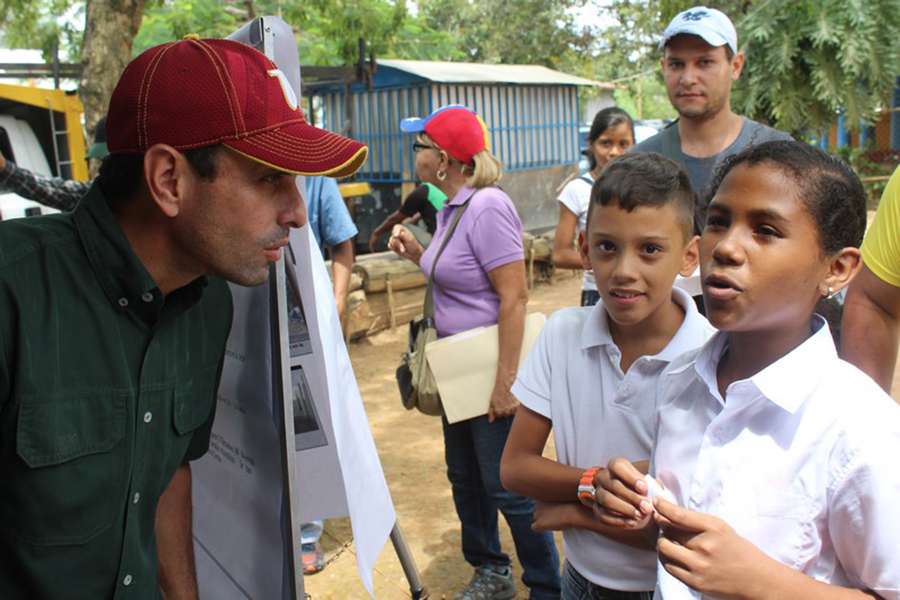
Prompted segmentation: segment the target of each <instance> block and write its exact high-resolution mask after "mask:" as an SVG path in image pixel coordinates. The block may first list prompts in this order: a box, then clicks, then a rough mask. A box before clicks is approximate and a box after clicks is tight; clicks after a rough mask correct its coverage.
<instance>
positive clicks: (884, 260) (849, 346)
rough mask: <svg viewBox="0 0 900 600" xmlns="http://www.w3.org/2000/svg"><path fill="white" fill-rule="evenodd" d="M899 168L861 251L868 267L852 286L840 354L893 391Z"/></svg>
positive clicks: (899, 297)
mask: <svg viewBox="0 0 900 600" xmlns="http://www.w3.org/2000/svg"><path fill="white" fill-rule="evenodd" d="M898 228H900V168H898V169H897V170H895V171H894V174H893V175H892V176H891V180H890V181H889V182H888V184H887V186H886V187H885V188H884V193H883V194H882V195H881V201H880V202H879V203H878V211H877V212H876V213H875V218H874V219H873V220H872V223H871V225H869V229H868V231H866V237H865V239H864V240H863V243H862V246H861V248H860V250H861V251H862V258H863V267H862V269H861V270H860V272H859V274H857V276H856V278H855V279H854V280H853V281H852V282H851V283H850V285H849V287H848V288H847V297H846V299H845V301H844V314H843V319H842V321H841V354H842V357H843V358H844V360H847V361H849V362H851V363H853V364H854V365H856V366H857V367H858V368H859V369H861V370H862V371H864V372H865V373H866V374H868V375H869V376H870V377H871V378H872V379H874V380H875V382H876V383H878V385H880V386H881V387H882V389H884V391H886V392H887V393H888V394H890V393H891V382H892V380H893V375H894V366H895V365H896V363H897V344H898V342H900V229H898Z"/></svg>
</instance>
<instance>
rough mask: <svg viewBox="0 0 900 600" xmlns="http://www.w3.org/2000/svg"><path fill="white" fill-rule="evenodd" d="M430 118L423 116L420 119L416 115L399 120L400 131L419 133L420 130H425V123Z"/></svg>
mask: <svg viewBox="0 0 900 600" xmlns="http://www.w3.org/2000/svg"><path fill="white" fill-rule="evenodd" d="M430 120H431V117H425V118H424V119H420V118H418V117H411V118H409V119H403V120H402V121H400V131H406V132H409V133H419V132H421V131H425V125H427V124H428V121H430Z"/></svg>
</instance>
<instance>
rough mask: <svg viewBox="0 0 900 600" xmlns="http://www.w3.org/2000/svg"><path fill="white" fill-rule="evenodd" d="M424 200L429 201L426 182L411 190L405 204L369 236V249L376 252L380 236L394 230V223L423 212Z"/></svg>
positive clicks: (396, 223)
mask: <svg viewBox="0 0 900 600" xmlns="http://www.w3.org/2000/svg"><path fill="white" fill-rule="evenodd" d="M423 202H428V186H427V185H425V184H422V185H420V186H419V187H417V188H416V189H414V190H413V191H412V192H410V193H409V195H408V196H407V197H406V200H404V201H403V204H402V205H400V208H399V209H398V210H396V211H394V212H393V213H392V214H391V215H390V216H389V217H388V218H387V219H385V220H384V221H383V222H382V223H381V225H379V226H378V227H376V228H375V231H373V232H372V235H371V236H370V237H369V250H370V251H372V252H375V245H376V244H377V243H378V238H379V237H380V236H382V235H384V234H385V233H387V232H388V231H393V228H394V225H398V224H399V223H402V222H403V221H404V220H405V219H411V218H412V217H414V216H416V214H419V213H421V212H422V210H421V204H422V203H423Z"/></svg>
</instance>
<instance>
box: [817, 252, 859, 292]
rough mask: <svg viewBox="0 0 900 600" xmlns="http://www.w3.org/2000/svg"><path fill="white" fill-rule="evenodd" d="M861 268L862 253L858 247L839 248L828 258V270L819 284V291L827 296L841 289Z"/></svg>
mask: <svg viewBox="0 0 900 600" xmlns="http://www.w3.org/2000/svg"><path fill="white" fill-rule="evenodd" d="M861 268H862V254H861V253H860V251H859V248H854V247H852V246H848V247H847V248H844V249H843V250H840V251H839V252H838V253H837V254H835V255H834V256H832V257H831V258H830V259H829V264H828V271H827V272H826V273H825V278H824V280H823V281H822V283H821V284H820V285H819V293H820V294H822V295H823V296H828V295H830V294H833V293H836V292H839V291H841V290H842V289H844V288H845V287H847V285H849V283H850V282H851V281H852V280H853V278H854V277H856V274H857V273H859V270H860V269H861ZM829 288H831V289H830V290H829Z"/></svg>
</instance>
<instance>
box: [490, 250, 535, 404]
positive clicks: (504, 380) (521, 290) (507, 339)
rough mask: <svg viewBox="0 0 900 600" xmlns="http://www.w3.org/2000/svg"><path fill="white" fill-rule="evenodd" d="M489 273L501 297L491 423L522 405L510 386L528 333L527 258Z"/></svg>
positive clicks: (495, 289) (492, 284)
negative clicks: (498, 345) (526, 330)
mask: <svg viewBox="0 0 900 600" xmlns="http://www.w3.org/2000/svg"><path fill="white" fill-rule="evenodd" d="M487 276H488V279H489V280H490V282H491V286H492V287H493V288H494V291H495V292H497V295H498V296H500V309H499V312H498V316H497V330H498V336H499V338H500V358H499V361H498V362H497V377H496V379H495V380H494V390H493V392H491V401H490V407H489V408H488V422H493V421H494V419H497V418H500V417H508V416H510V415H513V414H515V412H516V408H517V407H518V406H519V401H518V400H516V398H515V396H513V395H512V392H511V391H510V388H512V384H513V382H515V380H516V372H517V371H518V369H519V356H520V355H521V353H522V338H523V337H524V336H525V306H526V305H527V304H528V285H527V284H526V283H525V260H524V259H522V260H515V261H513V262H510V263H507V264H505V265H502V266H499V267H497V268H495V269H491V270H490V271H488V273H487Z"/></svg>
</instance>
